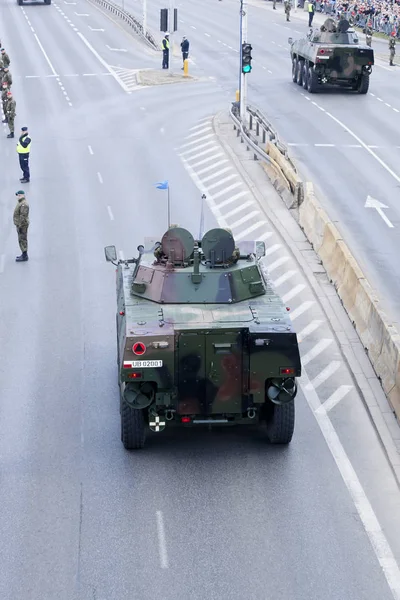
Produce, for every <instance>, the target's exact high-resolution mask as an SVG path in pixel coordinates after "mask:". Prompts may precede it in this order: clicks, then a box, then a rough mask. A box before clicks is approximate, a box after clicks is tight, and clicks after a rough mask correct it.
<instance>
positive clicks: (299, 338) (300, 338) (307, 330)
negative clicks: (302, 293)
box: [290, 301, 323, 342]
mask: <svg viewBox="0 0 400 600" xmlns="http://www.w3.org/2000/svg"><path fill="white" fill-rule="evenodd" d="M305 304H306V305H307V306H306V307H305V308H304V305H305ZM313 304H315V302H311V301H309V302H303V304H300V306H299V307H298V308H296V309H295V310H294V311H293V312H292V314H291V315H290V316H291V318H292V321H293V319H296V318H297V317H298V316H299V315H301V314H303V312H305V311H306V310H308V309H309V308H311V306H312V305H313ZM300 309H303V310H301V311H300ZM296 311H299V313H298V314H296ZM322 323H323V321H311V323H309V324H308V325H307V327H304V329H302V330H301V331H300V333H298V334H297V341H298V342H303V341H304V340H305V339H306V337H308V336H309V335H311V334H312V333H314V331H316V330H317V329H318V327H319V326H320V325H322Z"/></svg>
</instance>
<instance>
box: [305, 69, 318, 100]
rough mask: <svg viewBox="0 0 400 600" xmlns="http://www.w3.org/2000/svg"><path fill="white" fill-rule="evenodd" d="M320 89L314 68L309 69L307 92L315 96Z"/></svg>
mask: <svg viewBox="0 0 400 600" xmlns="http://www.w3.org/2000/svg"><path fill="white" fill-rule="evenodd" d="M317 88H318V75H317V73H316V72H315V71H314V69H313V68H312V67H308V73H307V90H308V91H309V92H310V94H315V93H316V92H317Z"/></svg>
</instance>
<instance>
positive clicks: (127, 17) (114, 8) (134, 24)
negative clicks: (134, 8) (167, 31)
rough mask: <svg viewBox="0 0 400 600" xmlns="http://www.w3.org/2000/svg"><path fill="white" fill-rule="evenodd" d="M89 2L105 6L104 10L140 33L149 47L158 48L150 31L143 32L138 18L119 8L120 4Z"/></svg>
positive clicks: (107, 0) (103, 1)
mask: <svg viewBox="0 0 400 600" xmlns="http://www.w3.org/2000/svg"><path fill="white" fill-rule="evenodd" d="M91 2H95V3H96V4H98V5H99V6H101V7H102V8H105V9H106V10H108V11H109V12H111V13H112V14H113V15H115V16H116V17H118V18H119V19H122V21H124V22H125V23H126V24H127V25H129V27H131V28H132V29H133V31H134V32H135V33H136V34H137V35H140V36H141V37H142V38H143V39H144V40H145V42H146V43H147V44H148V45H149V46H150V47H151V48H153V50H160V44H158V43H157V41H156V39H155V38H154V36H153V35H152V34H151V33H150V31H148V30H147V31H146V32H144V31H143V24H142V23H141V22H140V21H139V19H137V18H136V17H134V16H133V15H131V14H130V13H129V12H128V11H126V10H124V9H123V8H121V6H118V5H117V4H115V3H114V2H111V1H110V0H91Z"/></svg>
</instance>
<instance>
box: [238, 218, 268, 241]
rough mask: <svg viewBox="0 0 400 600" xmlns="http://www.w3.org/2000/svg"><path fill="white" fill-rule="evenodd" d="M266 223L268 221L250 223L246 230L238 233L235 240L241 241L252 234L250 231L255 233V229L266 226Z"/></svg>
mask: <svg viewBox="0 0 400 600" xmlns="http://www.w3.org/2000/svg"><path fill="white" fill-rule="evenodd" d="M265 225H267V222H266V221H258V222H257V223H254V225H250V227H248V228H247V229H245V230H244V231H241V232H240V233H238V234H236V235H235V240H237V241H240V240H242V239H243V238H244V237H246V235H250V233H253V231H255V230H256V229H259V228H260V227H264V226H265Z"/></svg>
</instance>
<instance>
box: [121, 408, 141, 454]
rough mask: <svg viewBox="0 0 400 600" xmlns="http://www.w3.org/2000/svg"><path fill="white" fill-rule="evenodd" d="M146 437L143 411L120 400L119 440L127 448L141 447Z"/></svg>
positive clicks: (135, 448)
mask: <svg viewBox="0 0 400 600" xmlns="http://www.w3.org/2000/svg"><path fill="white" fill-rule="evenodd" d="M145 438H146V431H145V425H144V418H143V411H142V410H137V409H134V408H131V407H130V406H128V404H127V403H126V402H125V400H124V399H122V400H121V441H122V443H123V444H124V447H125V448H126V449H127V450H137V449H139V448H143V446H144V442H145Z"/></svg>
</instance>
